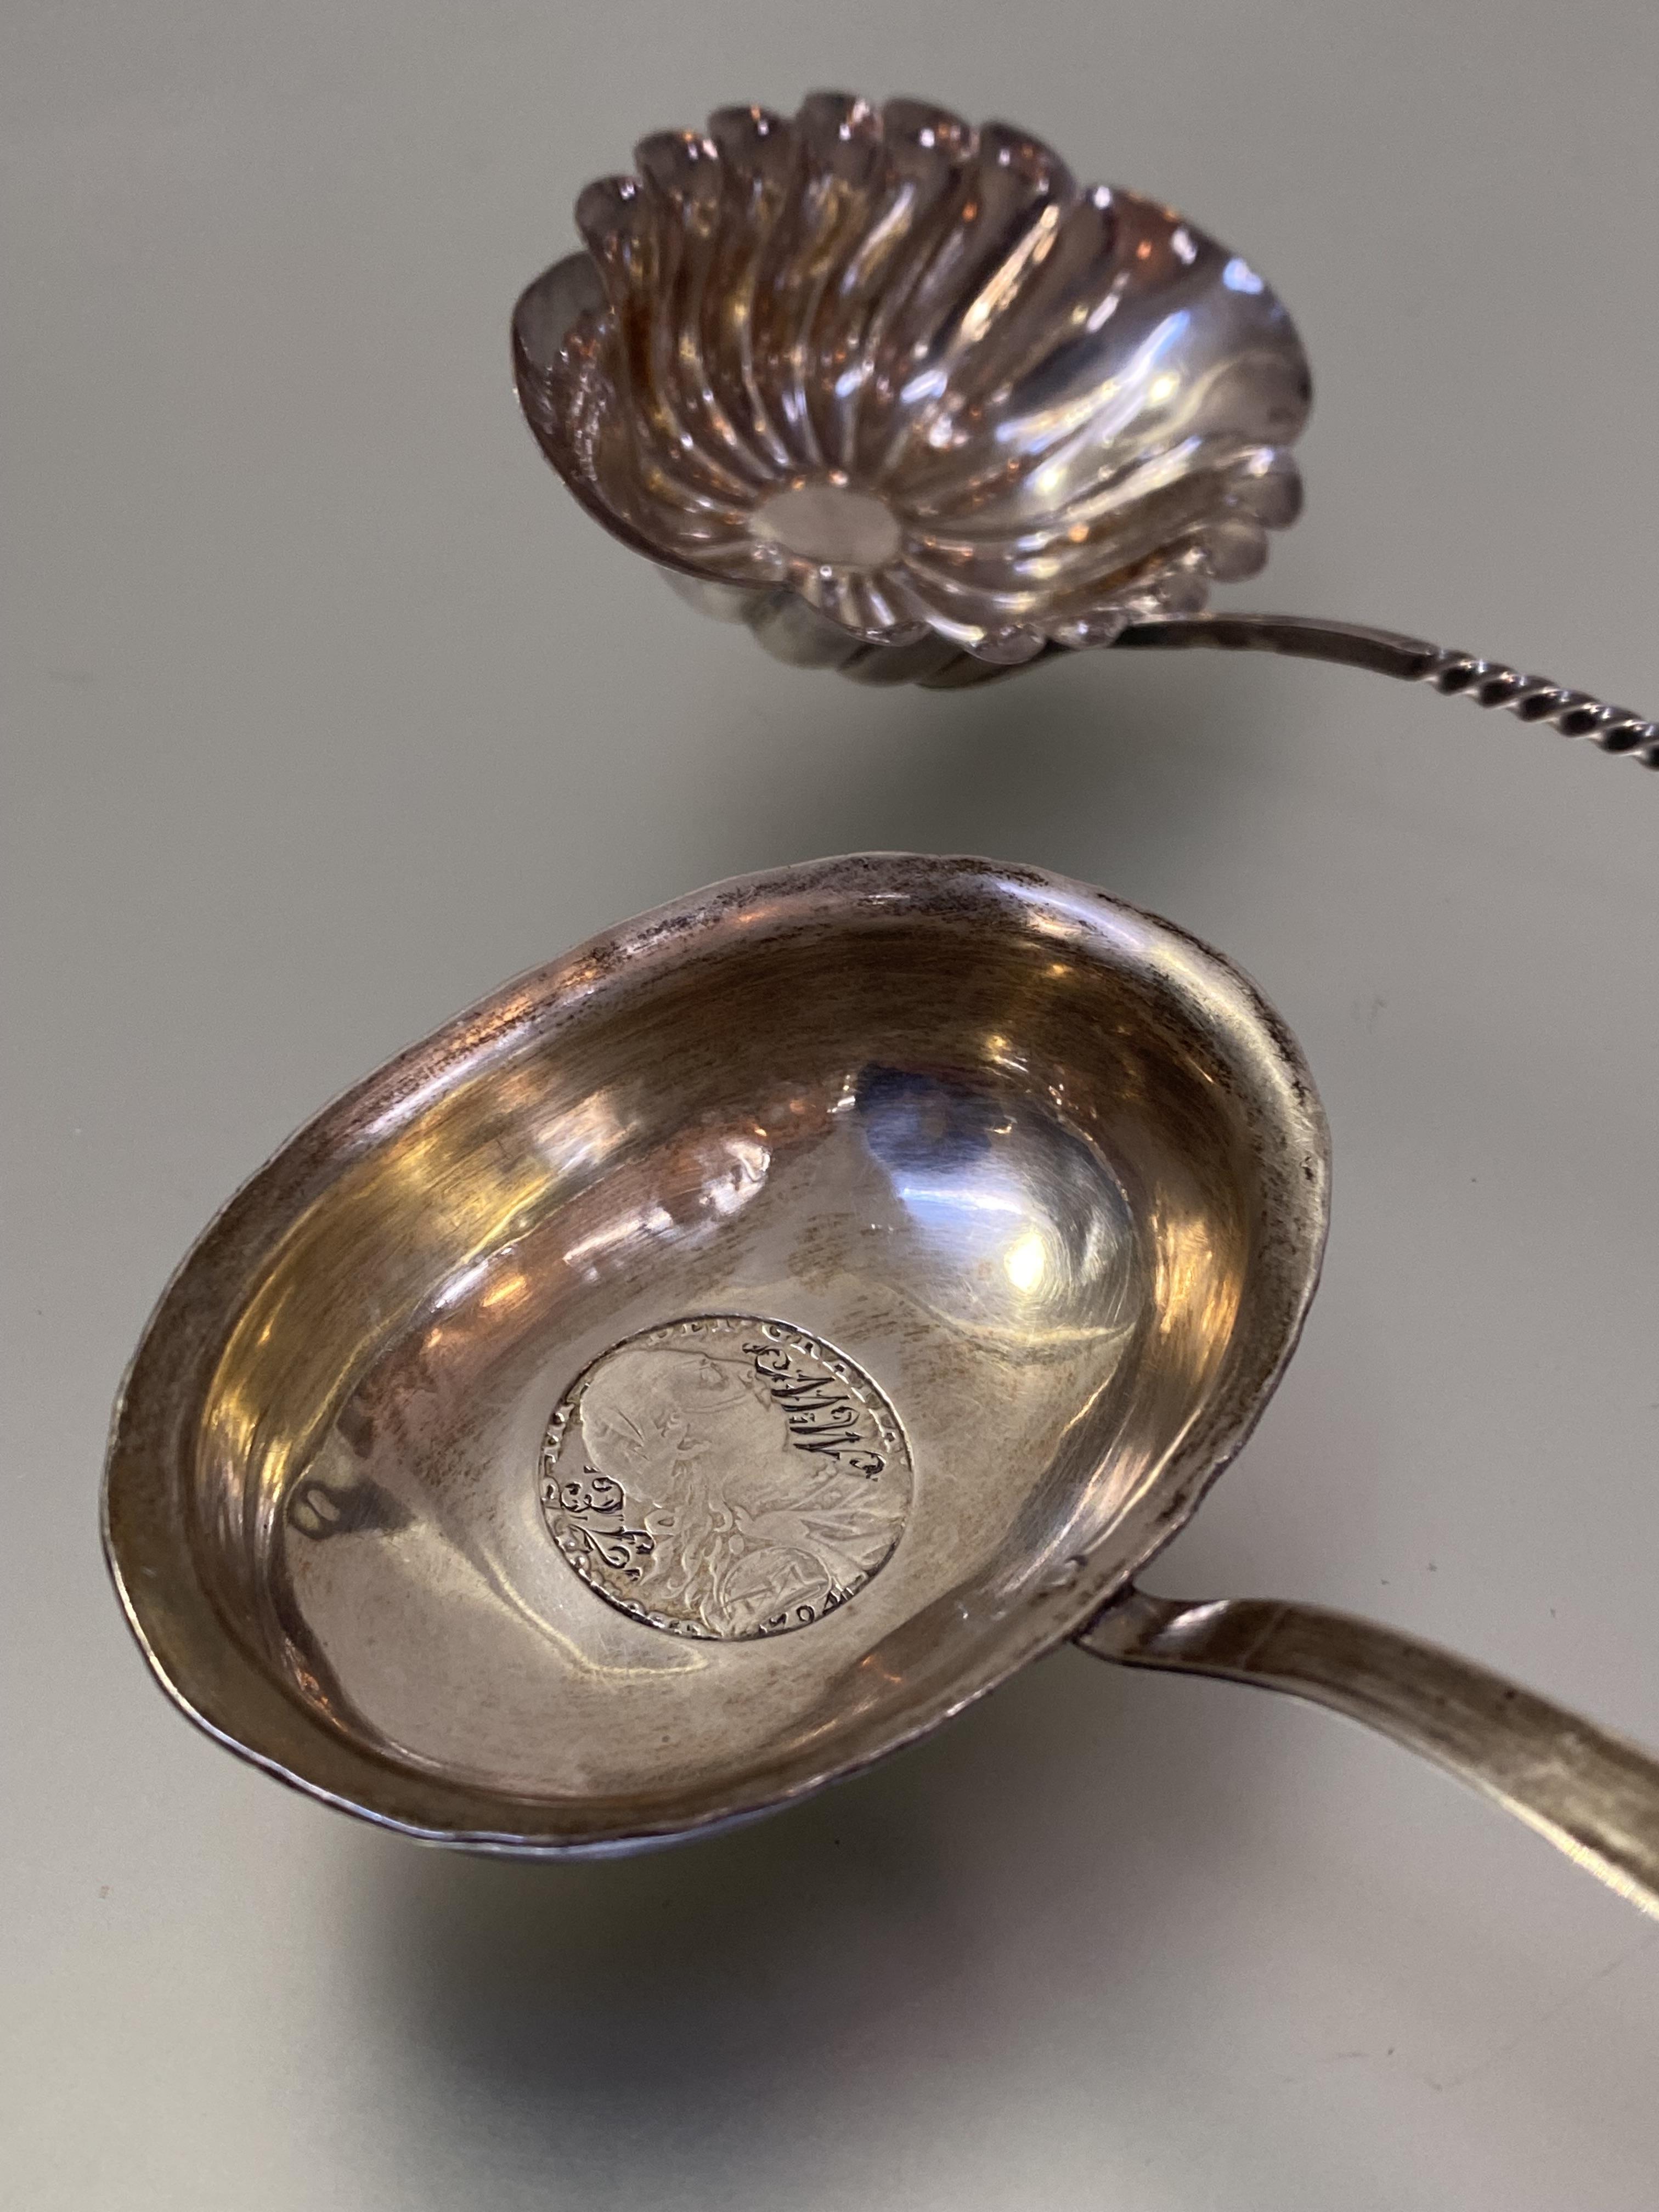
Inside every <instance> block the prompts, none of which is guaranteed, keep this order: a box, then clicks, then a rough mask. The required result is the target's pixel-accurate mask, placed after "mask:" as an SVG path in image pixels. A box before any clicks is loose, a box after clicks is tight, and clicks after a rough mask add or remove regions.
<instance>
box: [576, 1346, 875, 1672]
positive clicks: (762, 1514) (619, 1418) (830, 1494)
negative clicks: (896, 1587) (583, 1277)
mask: <svg viewBox="0 0 1659 2212" xmlns="http://www.w3.org/2000/svg"><path fill="white" fill-rule="evenodd" d="M910 1486H911V1467H910V1455H909V1451H908V1446H907V1444H906V1443H905V1439H904V1434H903V1431H902V1428H901V1427H900V1425H899V1422H898V1418H897V1416H896V1413H894V1411H893V1409H892V1407H891V1406H890V1404H889V1403H888V1401H887V1400H886V1398H885V1397H884V1395H883V1393H882V1392H881V1390H880V1389H878V1386H877V1385H876V1383H874V1382H873V1381H872V1379H871V1377H870V1376H868V1375H866V1373H865V1372H864V1371H863V1370H862V1369H861V1368H860V1367H858V1366H857V1365H855V1364H854V1362H853V1361H852V1360H850V1359H848V1358H846V1357H845V1355H844V1354H842V1353H841V1352H837V1351H836V1350H835V1349H833V1348H832V1347H831V1346H829V1345H827V1344H825V1343H823V1341H822V1340H820V1339H818V1338H817V1337H814V1336H811V1335H808V1334H805V1333H803V1332H802V1331H799V1330H795V1329H791V1328H787V1326H786V1325H785V1324H783V1323H781V1322H772V1321H763V1320H759V1319H756V1318H753V1317H751V1316H743V1315H735V1316H734V1315H726V1314H720V1315H702V1316H696V1317H695V1318H692V1319H689V1320H684V1321H679V1322H670V1323H668V1324H666V1325H665V1326H663V1327H661V1328H654V1329H651V1330H649V1331H647V1332H645V1333H643V1334H641V1335H638V1336H635V1337H631V1338H629V1340H627V1341H626V1342H624V1343H623V1344H620V1345H618V1346H616V1347H615V1348H614V1349H612V1350H611V1351H610V1352H605V1354H603V1355H602V1357H601V1358H599V1359H597V1360H595V1361H594V1362H593V1364H592V1366H590V1367H589V1368H588V1369H587V1370H586V1372H585V1373H584V1374H583V1375H581V1376H580V1377H579V1378H578V1380H577V1381H576V1383H574V1384H573V1386H572V1387H571V1389H569V1390H568V1392H567V1393H566V1395H565V1396H564V1397H563V1398H562V1400H561V1401H560V1402H559V1405H558V1407H556V1410H555V1412H554V1414H553V1417H552V1419H551V1420H550V1423H549V1425H548V1430H547V1435H546V1438H545V1441H544V1444H543V1447H542V1455H541V1475H540V1494H541V1503H542V1510H543V1514H544V1517H545V1519H546V1522H547V1525H548V1528H549V1530H550V1534H552V1536H553V1539H554V1541H555V1542H556V1544H557V1545H558V1547H559V1549H560V1551H561V1552H562V1553H563V1555H564V1557H565V1559H567V1560H568V1562H569V1564H570V1565H571V1566H572V1567H573V1568H574V1570H575V1571H576V1573H577V1574H578V1575H580V1577H581V1579H582V1580H583V1581H584V1582H585V1583H587V1584H588V1586H589V1587H590V1589H592V1590H594V1591H595V1592H597V1594H598V1595H599V1596H600V1597H602V1598H604V1599H605V1600H606V1601H608V1602H609V1603H610V1604H611V1605H613V1606H616V1607H618V1609H619V1610H621V1611H622V1612H623V1613H629V1614H631V1615H633V1616H634V1617H635V1619H636V1620H643V1621H645V1622H647V1623H648V1624H649V1625H650V1626H652V1627H653V1628H660V1629H665V1630H667V1631H669V1632H672V1633H676V1634H679V1635H685V1636H698V1637H707V1638H715V1639H718V1640H722V1641H725V1640H735V1639H741V1638H750V1637H756V1636H770V1635H776V1634H778V1633H780V1632H782V1631H784V1630H787V1629H795V1628H802V1627H805V1626H809V1625H810V1624H811V1622H813V1621H815V1620H822V1619H823V1617H824V1616H825V1615H826V1614H827V1613H833V1612H834V1611H835V1610H836V1608H837V1607H840V1606H842V1605H844V1604H845V1603H846V1602H847V1601H848V1599H849V1598H850V1597H852V1596H854V1595H855V1594H856V1592H858V1591H859V1590H860V1589H863V1588H864V1586H865V1585H866V1583H868V1582H869V1581H870V1579H871V1577H872V1576H873V1575H875V1574H876V1573H878V1571H880V1569H881V1568H882V1567H883V1566H884V1565H885V1564H886V1563H887V1561H888V1559H890V1557H891V1555H892V1553H893V1552H894V1550H895V1548H896V1545H897V1543H898V1541H899V1538H900V1536H901V1534H902V1532H903V1527H904V1522H905V1516H906V1514H907V1512H908V1507H909V1502H910Z"/></svg>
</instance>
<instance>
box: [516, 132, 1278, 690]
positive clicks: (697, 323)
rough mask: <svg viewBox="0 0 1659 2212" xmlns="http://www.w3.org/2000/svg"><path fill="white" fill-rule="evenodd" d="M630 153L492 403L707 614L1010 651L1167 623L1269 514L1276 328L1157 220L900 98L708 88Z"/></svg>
mask: <svg viewBox="0 0 1659 2212" xmlns="http://www.w3.org/2000/svg"><path fill="white" fill-rule="evenodd" d="M634 158H635V173H632V174H629V175H626V176H618V177H609V178H602V179H599V180H597V181H596V182H595V183H593V184H592V185H589V186H588V187H587V189H586V191H584V192H583V193H582V194H581V196H580V199H579V201H578V203H577V210H576V215H577V222H578V225H579V228H580V230H581V233H582V236H583V239H584V240H585V248H586V250H585V252H584V253H583V254H582V256H581V257H580V259H579V260H578V261H576V262H574V263H566V264H560V265H559V266H557V267H556V268H554V269H552V270H549V271H547V272H546V274H545V275H544V276H543V277H542V278H541V279H539V280H538V282H537V283H534V284H532V286H530V287H529V288H528V289H527V290H526V293H525V294H524V295H523V297H522V298H521V299H520V302H519V305H518V308H517V310H516V313H515V315H514V318H513V343H514V353H515V359H516V362H517V368H518V374H519V386H520V397H521V398H522V400H523V404H524V407H525V410H526V416H527V418H528V420H529V422H530V424H531V427H532V430H533V431H534V432H535V435H536V436H537V438H538V441H540V443H541V445H542V447H543V449H544V452H545V453H546V454H547V456H548V458H549V459H550V460H551V461H552V462H553V464H554V465H555V467H556V468H557V469H558V471H559V472H560V473H561V475H562V477H564V479H565V481H566V483H568V485H569V486H570V488H571V489H572V490H573V491H574V493H575V494H576V495H577V497H578V498H579V499H580V500H581V501H583V503H584V504H585V505H586V507H588V509H589V511H590V512H591V513H592V514H594V515H595V516H596V517H597V518H598V519H599V520H600V521H601V522H603V523H604V524H605V527H606V528H607V529H609V530H611V531H612V532H614V533H615V534H616V535H617V536H619V537H621V538H623V539H624V540H625V541H626V542H627V543H629V544H632V545H634V546H635V548H637V549H638V550H641V551H644V552H646V553H647V554H648V555H650V556H651V557H652V558H653V559H655V560H657V561H659V562H662V563H664V564H665V566H667V567H668V568H670V569H671V570H673V571H675V572H677V573H678V574H681V575H682V576H683V577H684V578H685V579H687V580H693V581H696V582H697V583H699V584H700V585H701V586H703V587H704V590H705V592H712V593H713V594H714V598H712V599H706V601H705V603H706V604H709V605H727V608H728V611H741V605H740V600H741V597H742V595H744V594H747V595H749V596H750V598H751V599H753V600H754V602H755V604H754V607H753V609H752V610H751V611H753V612H755V613H758V612H759V611H760V606H761V603H763V602H764V601H765V600H766V599H768V598H769V597H770V596H771V595H773V594H774V593H776V594H781V596H782V598H783V599H787V600H789V601H793V602H798V603H799V605H800V606H801V607H803V608H805V610H807V611H808V612H809V613H810V614H812V615H816V616H817V617H819V618H820V619H821V620H822V622H823V623H827V624H828V625H829V628H830V629H831V630H832V631H836V632H839V633H840V634H841V635H842V638H843V641H844V642H845V643H846V646H847V648H848V650H849V651H850V650H851V649H852V647H853V645H854V643H855V642H860V643H863V644H866V645H870V646H876V645H879V646H881V647H884V649H885V650H888V651H892V650H902V651H907V652H910V653H915V651H916V649H917V648H919V647H930V646H931V647H953V648H955V649H957V650H958V651H963V652H967V653H970V654H973V655H976V656H981V657H983V658H984V659H987V661H989V662H990V663H991V664H993V665H1018V664H1019V663H1020V662H1022V661H1024V660H1026V659H1030V658H1032V657H1034V656H1035V655H1036V654H1037V653H1040V652H1042V650H1043V648H1044V647H1045V645H1048V644H1057V645H1063V646H1076V645H1085V644H1097V643H1104V642H1109V641H1110V639H1111V638H1112V636H1114V635H1115V634H1116V632H1117V630H1118V629H1121V627H1122V625H1123V624H1124V623H1126V622H1127V621H1128V620H1130V619H1132V618H1139V617H1145V616H1147V615H1152V616H1157V615H1158V614H1168V613H1174V612H1182V611H1186V612H1191V611H1194V610H1195V609H1196V608H1197V607H1199V606H1201V605H1203V603H1204V599H1205V597H1206V591H1207V589H1208V586H1209V583H1210V582H1211V581H1212V580H1216V579H1226V578H1236V577H1238V576H1242V575H1247V574H1253V573H1254V572H1255V569H1257V568H1260V566H1261V563H1262V562H1264V561H1265V559H1266V558H1267V536H1266V533H1267V532H1268V531H1269V530H1273V529H1276V528H1280V527H1283V526H1285V524H1287V523H1289V522H1290V521H1291V520H1294V518H1295V515H1296V513H1297V507H1298V503H1299V483H1298V479H1297V472H1296V469H1295V465H1294V464H1293V462H1292V461H1291V458H1290V453H1289V448H1290V447H1291V444H1292V443H1293V442H1294V441H1295V439H1296V438H1297V435H1299V433H1300V431H1301V429H1302V427H1303V424H1304V421H1305V419H1306V416H1307V412H1308V407H1309V404H1310V382H1309V375H1308V366H1307V362H1306V359H1305V357H1304V354H1303V350H1302V347H1301V343H1300V341H1299V340H1298V338H1297V334H1296V331H1295V330H1294V328H1293V327H1292V325H1291V321H1290V319H1289V317H1288V316H1287V314H1286V313H1285V309H1284V308H1283V307H1282V306H1281V305H1280V303H1279V301H1278V300H1277V299H1276V298H1275V296H1274V295H1273V293H1272V291H1271V290H1269V289H1268V288H1267V285H1266V284H1265V283H1263V282H1262V280H1261V277H1260V276H1258V275H1257V274H1256V272H1255V270H1253V269H1252V268H1250V267H1249V264H1247V263H1246V262H1245V261H1244V260H1243V258H1241V257H1240V256H1238V255H1237V254H1236V253H1234V252H1231V250H1230V249H1229V248H1227V247H1226V246H1222V245H1220V244H1219V243H1218V241H1217V240H1214V239H1212V238H1211V237H1209V236H1207V235H1206V234H1205V233H1204V232H1202V231H1201V230H1200V229H1199V228H1197V227H1196V226H1195V225H1194V224H1191V223H1189V222H1186V221H1185V220H1184V219H1183V218H1182V216H1180V215H1178V214H1177V213H1176V212H1175V211H1174V210H1171V209H1170V208H1166V207H1163V206H1160V205H1158V204H1157V203H1156V202H1154V201H1152V200H1149V199H1147V198H1145V197H1142V196H1141V195H1140V194H1139V193H1135V192H1132V191H1123V190H1121V189H1117V188H1108V187H1106V186H1104V185H1095V186H1087V185H1081V184H1079V181H1078V180H1077V179H1076V178H1074V177H1073V174H1072V173H1071V172H1070V170H1069V169H1068V168H1067V167H1066V164H1065V162H1064V161H1061V160H1060V157H1059V156H1058V155H1056V154H1055V153H1054V151H1053V150H1052V149H1050V148H1048V147H1047V146H1045V145H1043V144H1042V142H1041V141H1040V140H1038V139H1036V138H1034V137H1031V136H1030V133H1029V132H1026V131H1017V130H1014V129H1012V128H1011V127H1009V126H1008V125H1001V124H994V123H987V124H986V125H982V126H981V127H980V128H977V129H975V127H973V126H972V125H969V124H968V123H967V122H965V121H964V120H963V118H961V117H959V116H956V115H952V114H951V113H950V112H947V111H945V110H944V109H941V108H939V107H935V106H931V105H929V104H928V103H926V102H921V101H916V100H890V101H888V102H887V103H886V104H885V105H884V106H879V107H878V106H872V104H871V103H869V102H868V101H866V100H859V99H856V98H854V97H852V96H851V95H848V94H815V95H813V96H812V97H811V98H809V99H808V100H806V101H805V104H804V105H803V106H802V107H801V109H800V111H799V113H798V114H796V115H794V116H793V117H787V116H782V115H776V114H773V113H770V112H768V111H766V110H763V109H760V108H754V107H732V108H724V109H721V110H720V111H718V112H716V113H715V114H714V115H712V116H710V117H709V118H708V125H707V128H706V129H705V130H702V131H664V132H659V133H658V134H656V135H655V136H653V137H649V138H647V139H646V140H644V141H642V142H641V144H640V145H639V146H638V147H637V148H636V149H635V156H634ZM734 594H736V595H738V599H733V597H732V595H734ZM811 627H814V626H812V625H809V628H811ZM763 635H764V633H763ZM906 665H907V666H908V664H906ZM929 665H931V664H930V663H927V662H926V661H925V660H924V662H923V663H922V664H921V666H922V667H924V668H925V667H927V666H929ZM941 665H943V664H941ZM884 680H892V679H884Z"/></svg>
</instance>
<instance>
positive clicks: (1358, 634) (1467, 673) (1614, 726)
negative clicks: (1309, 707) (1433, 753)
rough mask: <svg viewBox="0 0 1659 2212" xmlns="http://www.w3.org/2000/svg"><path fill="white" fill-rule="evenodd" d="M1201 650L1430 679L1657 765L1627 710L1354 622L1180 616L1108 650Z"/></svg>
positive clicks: (1654, 751)
mask: <svg viewBox="0 0 1659 2212" xmlns="http://www.w3.org/2000/svg"><path fill="white" fill-rule="evenodd" d="M1190 647H1211V648H1212V649H1214V650H1217V651H1221V652H1231V653H1289V654H1291V655H1292V656H1293V657H1294V658H1296V659H1302V660H1333V661H1338V662H1340V663H1341V664H1342V665H1344V666H1345V667H1349V668H1369V669H1371V670H1373V671H1375V672H1376V674H1377V675H1379V676H1397V677H1399V678H1401V679H1402V680H1403V681H1404V682H1406V683H1408V684H1432V685H1433V686H1434V688H1435V690H1437V691H1439V692H1443V693H1444V694H1445V695H1446V696H1448V697H1455V698H1461V699H1473V700H1474V702H1475V703H1476V705H1477V706H1481V707H1503V708H1507V709H1508V711H1509V712H1510V714H1515V715H1517V716H1518V717H1519V719H1520V720H1522V721H1523V722H1547V723H1549V724H1550V725H1551V726H1552V727H1553V728H1554V729H1558V730H1559V731H1560V732H1561V733H1562V735H1563V736H1564V737H1568V738H1589V740H1590V741H1591V742H1592V743H1593V744H1598V745H1600V746H1601V749H1602V750H1603V751H1604V752H1610V753H1623V754H1626V755H1627V756H1628V757H1629V758H1631V759H1632V760H1634V761H1637V762H1638V763H1640V764H1641V765H1642V766H1643V767H1644V768H1659V722H1650V721H1646V720H1644V719H1643V717H1642V716H1641V715H1639V714H1632V711H1631V710H1630V708H1628V707H1609V706H1606V705H1604V704H1603V703H1602V702H1601V700H1599V699H1593V698H1592V697H1591V696H1590V695H1589V692H1587V691H1571V690H1567V689H1566V688H1565V686H1564V685H1562V684H1552V683H1550V682H1549V681H1548V680H1547V678H1544V677H1541V676H1523V675H1522V672H1521V671H1520V670H1519V669H1516V668H1510V667H1509V666H1508V665H1506V664H1505V663H1504V662H1503V661H1501V660H1482V659H1480V658H1479V657H1478V656H1477V655H1475V654H1474V653H1458V652H1456V651H1455V650H1454V649H1453V648H1452V647H1449V646H1443V645H1431V644H1430V643H1429V641H1428V640H1427V639H1426V638H1421V637H1405V636H1402V635H1401V634H1400V633H1399V632H1397V631H1395V630H1389V629H1367V628H1366V627H1365V626H1364V624H1363V623H1334V622H1322V621H1319V620H1317V619H1316V618H1313V617H1308V616H1304V615H1249V614H1244V615H1233V614H1218V615H1184V616H1181V617H1172V618H1171V619H1170V620H1169V621H1167V622H1138V623H1130V624H1129V626H1128V628H1127V629H1125V630H1123V631H1121V633H1120V634H1119V635H1118V637H1117V639H1116V641H1115V644H1114V646H1113V647H1112V650H1113V651H1115V652H1122V651H1124V650H1126V649H1138V650H1153V651H1159V650H1161V651H1171V650H1176V649H1183V648H1190Z"/></svg>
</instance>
